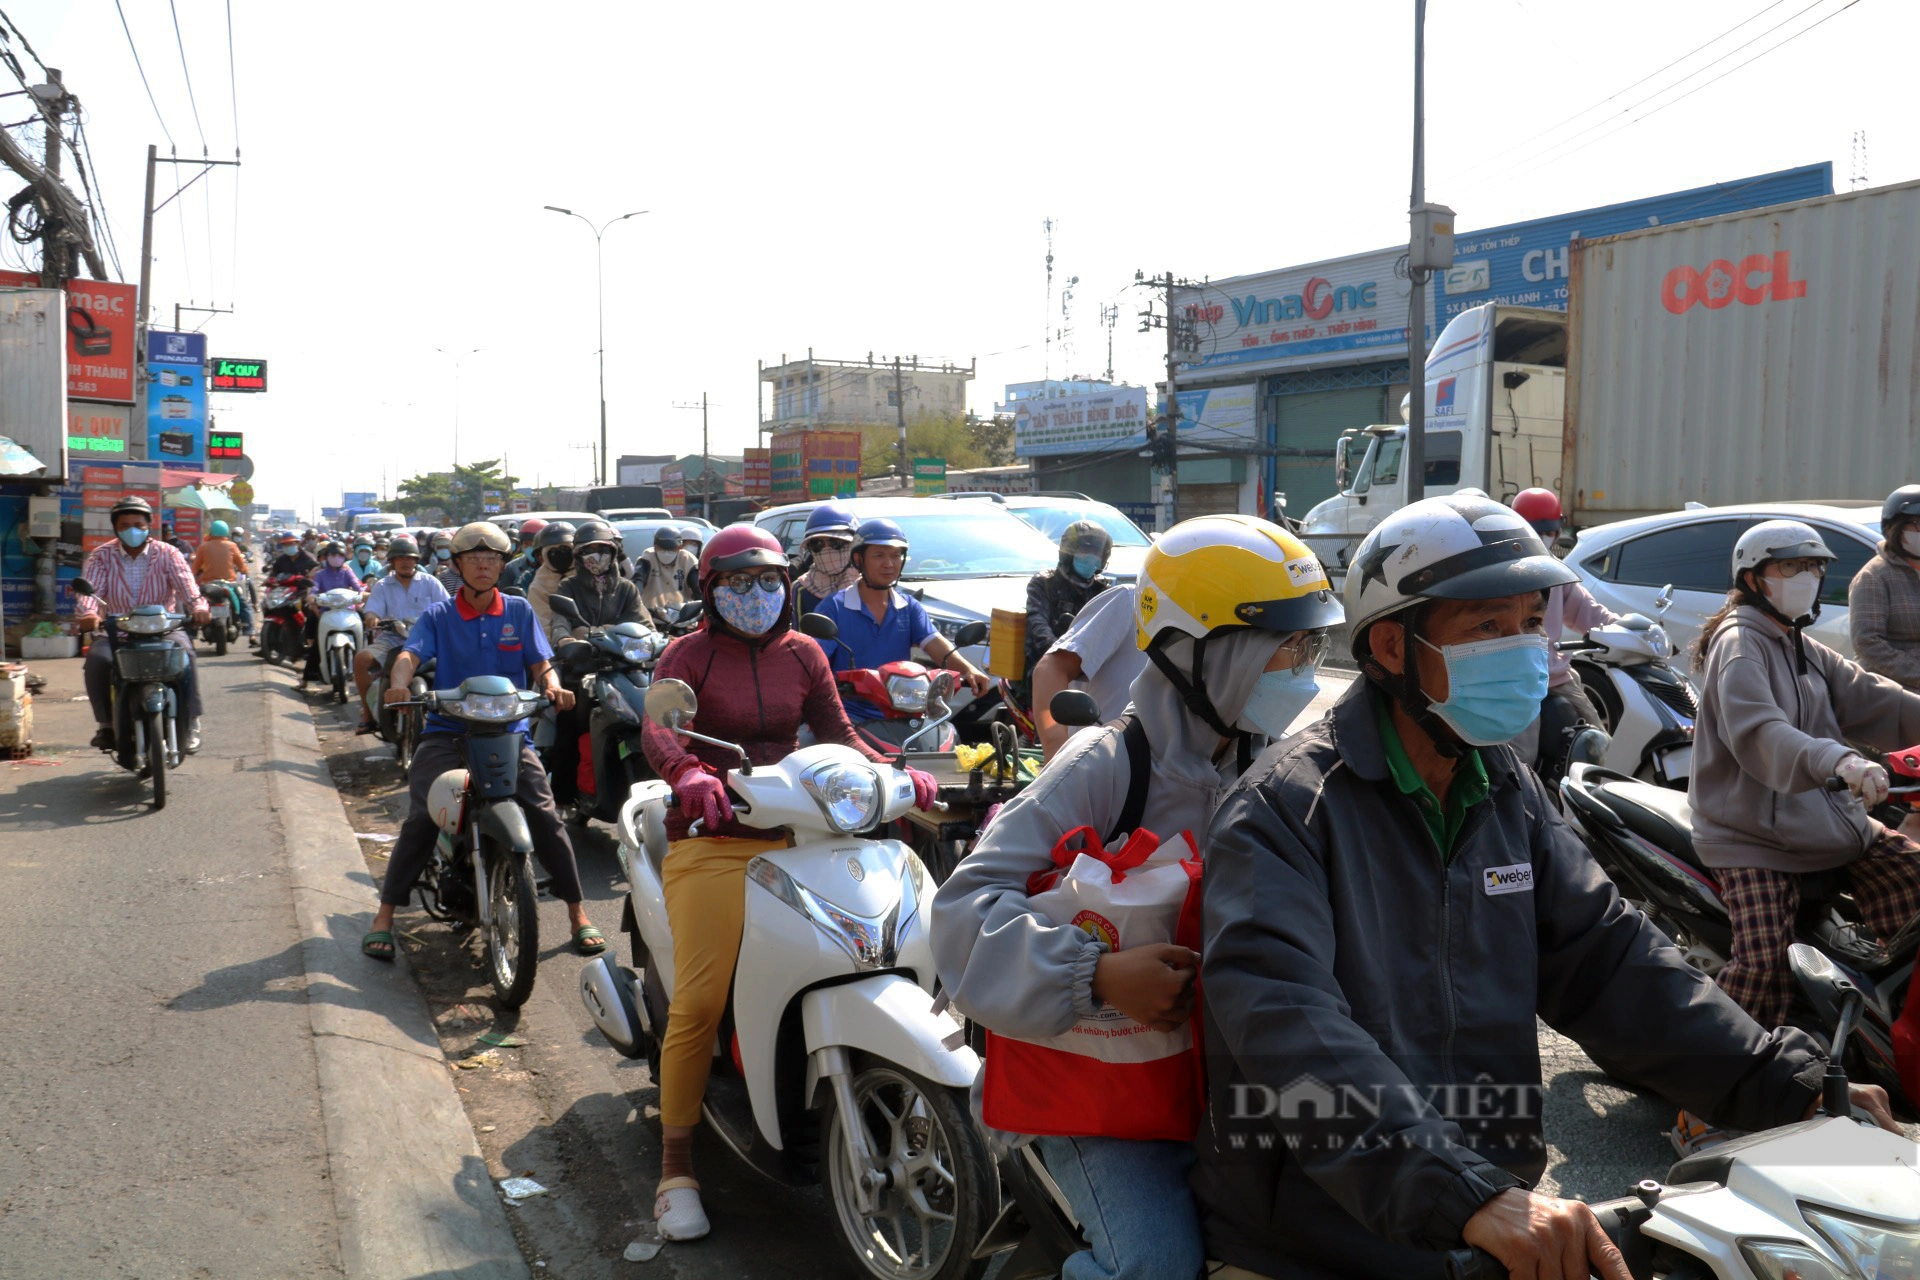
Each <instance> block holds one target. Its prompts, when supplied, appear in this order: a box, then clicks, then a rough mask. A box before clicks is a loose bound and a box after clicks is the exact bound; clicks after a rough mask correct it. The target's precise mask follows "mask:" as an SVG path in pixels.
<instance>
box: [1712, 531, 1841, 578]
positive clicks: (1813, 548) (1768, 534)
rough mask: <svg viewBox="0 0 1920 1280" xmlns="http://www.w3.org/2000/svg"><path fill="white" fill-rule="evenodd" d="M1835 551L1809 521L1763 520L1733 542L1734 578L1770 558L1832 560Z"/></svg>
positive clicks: (1756, 567)
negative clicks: (1804, 522) (1806, 522)
mask: <svg viewBox="0 0 1920 1280" xmlns="http://www.w3.org/2000/svg"><path fill="white" fill-rule="evenodd" d="M1833 558H1834V557H1833V551H1832V550H1831V549H1830V548H1829V547H1828V546H1827V544H1826V543H1825V542H1823V541H1822V540H1821V538H1820V535H1819V533H1817V532H1816V531H1815V530H1814V527H1813V526H1812V525H1810V524H1803V523H1801V522H1800V521H1798V520H1762V521H1761V522H1760V523H1759V524H1757V525H1755V526H1753V528H1751V529H1749V530H1747V531H1746V532H1745V533H1743V534H1741V535H1740V540H1739V541H1738V542H1736V543H1734V544H1733V581H1734V583H1735V584H1736V585H1738V583H1739V581H1740V574H1741V573H1742V572H1743V571H1744V570H1747V569H1758V568H1759V567H1760V566H1761V565H1764V564H1765V563H1766V562H1767V561H1769V560H1831V559H1833Z"/></svg>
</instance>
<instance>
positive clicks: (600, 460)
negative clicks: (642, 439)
mask: <svg viewBox="0 0 1920 1280" xmlns="http://www.w3.org/2000/svg"><path fill="white" fill-rule="evenodd" d="M542 207H543V208H545V209H546V210H547V211H548V212H550V213H564V214H566V215H567V216H568V217H569V218H578V219H580V221H582V222H584V223H586V224H587V230H589V231H591V232H593V279H594V298H595V302H596V307H597V309H598V311H599V313H600V342H599V346H600V351H599V356H600V452H599V453H597V454H595V455H594V457H595V459H596V462H595V464H594V467H595V474H597V475H598V476H599V479H598V480H597V481H596V482H595V483H597V484H605V483H606V482H607V276H606V269H605V260H604V258H603V257H602V256H601V252H600V241H601V238H602V237H603V236H605V235H606V233H607V228H608V227H611V226H612V225H613V224H614V223H616V222H625V221H626V220H627V219H628V218H637V217H639V216H640V215H641V214H643V213H646V212H648V210H646V209H635V210H634V211H633V212H632V213H623V214H621V215H620V216H619V217H617V218H609V219H607V220H606V221H605V222H603V223H601V224H600V225H599V226H597V227H596V226H594V225H593V219H591V218H589V217H587V216H586V215H585V214H582V213H575V212H574V211H573V210H571V209H563V208H561V207H560V206H559V205H557V204H550V205H544V206H542Z"/></svg>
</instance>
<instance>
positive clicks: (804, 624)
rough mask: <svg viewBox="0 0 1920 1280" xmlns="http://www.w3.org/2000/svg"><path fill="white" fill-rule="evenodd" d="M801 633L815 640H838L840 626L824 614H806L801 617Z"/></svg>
mask: <svg viewBox="0 0 1920 1280" xmlns="http://www.w3.org/2000/svg"><path fill="white" fill-rule="evenodd" d="M800 633H801V634H802V635H808V636H812V637H813V638H814V639H815V640H838V639H839V638H840V624H839V623H837V622H835V621H834V620H833V619H832V618H829V617H828V616H827V615H826V614H824V613H805V614H801V615H800Z"/></svg>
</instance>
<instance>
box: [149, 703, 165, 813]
mask: <svg viewBox="0 0 1920 1280" xmlns="http://www.w3.org/2000/svg"><path fill="white" fill-rule="evenodd" d="M147 773H148V774H149V775H150V776H151V777H152V778H153V807H154V808H155V809H164V808H166V807H167V713H166V712H164V711H149V712H148V713H147Z"/></svg>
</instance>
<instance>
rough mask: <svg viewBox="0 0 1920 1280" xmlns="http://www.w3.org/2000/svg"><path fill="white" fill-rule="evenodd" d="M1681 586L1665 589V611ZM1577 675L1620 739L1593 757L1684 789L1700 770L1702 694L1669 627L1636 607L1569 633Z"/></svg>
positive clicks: (1564, 646)
mask: <svg viewBox="0 0 1920 1280" xmlns="http://www.w3.org/2000/svg"><path fill="white" fill-rule="evenodd" d="M1672 603H1673V589H1672V588H1671V587H1669V588H1667V589H1666V590H1665V591H1663V592H1662V593H1661V594H1660V613H1661V614H1662V615H1663V616H1664V615H1665V613H1666V611H1667V608H1668V606H1670V605H1671V604H1672ZM1559 647H1560V650H1561V652H1563V653H1571V654H1573V655H1574V658H1573V670H1574V674H1575V675H1577V676H1578V677H1579V678H1580V683H1581V684H1583V685H1585V686H1586V688H1587V695H1588V697H1590V698H1592V699H1593V702H1594V705H1595V706H1597V707H1598V708H1599V709H1600V713H1601V715H1602V716H1604V717H1605V718H1606V721H1607V723H1606V724H1604V725H1602V726H1601V727H1602V728H1603V729H1605V730H1606V731H1607V733H1608V735H1609V736H1610V737H1611V739H1612V741H1610V742H1609V743H1608V744H1607V748H1606V754H1605V756H1604V758H1603V759H1600V760H1597V761H1592V763H1600V764H1605V765H1606V767H1607V768H1609V769H1612V770H1614V771H1615V772H1617V773H1624V774H1626V775H1628V776H1629V777H1633V778H1638V779H1639V780H1640V781H1642V782H1651V783H1653V784H1654V785H1656V786H1663V787H1673V788H1676V789H1678V790H1681V791H1684V790H1686V787H1687V779H1688V777H1689V776H1691V775H1692V773H1693V721H1694V717H1695V715H1696V714H1697V712H1698V710H1699V699H1698V698H1697V697H1696V695H1695V694H1694V689H1693V684H1692V682H1690V681H1689V680H1688V679H1687V677H1686V676H1684V675H1682V674H1681V673H1680V672H1679V671H1678V670H1676V669H1675V668H1674V666H1673V663H1672V659H1673V657H1674V651H1673V641H1672V640H1671V639H1669V638H1668V636H1667V632H1666V628H1665V627H1662V626H1661V625H1660V624H1659V623H1658V622H1655V621H1654V620H1653V619H1651V618H1648V617H1647V616H1646V615H1645V614H1639V613H1629V614H1627V615H1626V616H1625V617H1622V618H1620V619H1619V620H1618V621H1615V622H1609V623H1607V624H1606V625H1605V626H1601V627H1595V628H1594V629H1593V630H1591V631H1589V632H1588V633H1587V634H1586V637H1585V639H1581V640H1563V641H1561V642H1560V646H1559ZM1543 745H1544V739H1543Z"/></svg>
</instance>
